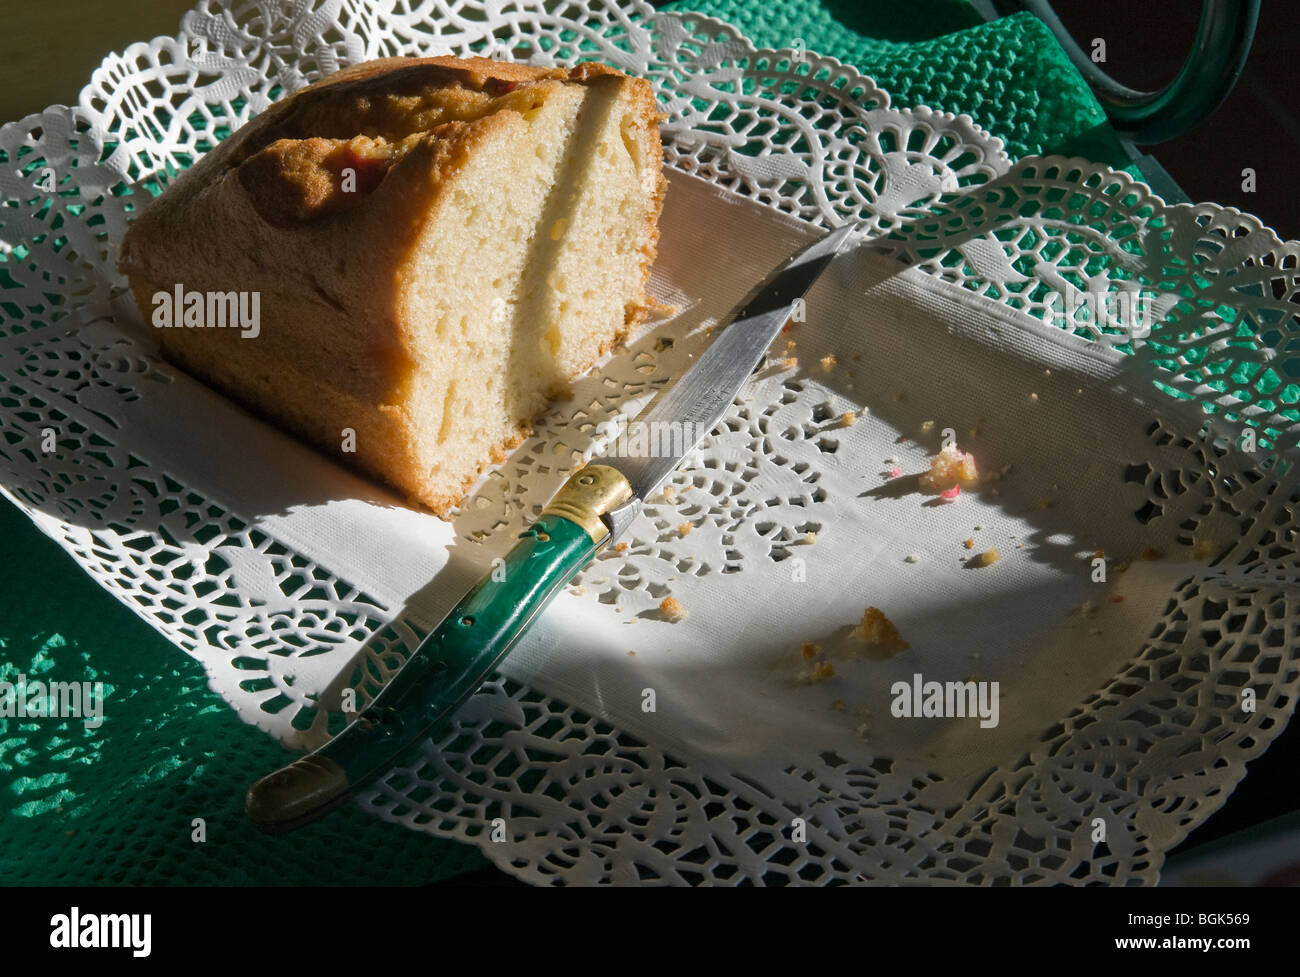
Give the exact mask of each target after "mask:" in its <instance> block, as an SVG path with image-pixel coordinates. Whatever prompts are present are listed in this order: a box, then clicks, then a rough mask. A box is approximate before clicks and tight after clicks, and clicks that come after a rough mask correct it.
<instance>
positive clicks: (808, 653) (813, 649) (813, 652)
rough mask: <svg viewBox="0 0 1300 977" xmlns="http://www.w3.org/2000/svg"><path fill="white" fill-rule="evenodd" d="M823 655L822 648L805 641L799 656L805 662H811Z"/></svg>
mask: <svg viewBox="0 0 1300 977" xmlns="http://www.w3.org/2000/svg"><path fill="white" fill-rule="evenodd" d="M821 653H822V646H821V645H819V644H815V643H814V642H812V641H805V642H804V643H803V644H801V645H800V646H799V655H800V657H802V658H803V660H804V661H806V662H810V661H812V660H813V659H814V658H816V657H817V656H818V655H820V654H821Z"/></svg>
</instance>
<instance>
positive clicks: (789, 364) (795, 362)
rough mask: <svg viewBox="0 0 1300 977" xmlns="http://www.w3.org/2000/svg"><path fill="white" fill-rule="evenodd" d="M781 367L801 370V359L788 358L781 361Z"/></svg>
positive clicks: (795, 357)
mask: <svg viewBox="0 0 1300 977" xmlns="http://www.w3.org/2000/svg"><path fill="white" fill-rule="evenodd" d="M781 365H782V366H783V367H785V368H786V369H787V370H796V369H798V368H799V357H797V356H787V357H785V359H783V360H781Z"/></svg>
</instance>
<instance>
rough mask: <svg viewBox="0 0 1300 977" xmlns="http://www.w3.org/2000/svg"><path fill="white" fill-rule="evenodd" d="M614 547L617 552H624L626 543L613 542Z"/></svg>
mask: <svg viewBox="0 0 1300 977" xmlns="http://www.w3.org/2000/svg"><path fill="white" fill-rule="evenodd" d="M614 549H615V550H616V551H617V552H619V553H626V552H627V543H615V544H614Z"/></svg>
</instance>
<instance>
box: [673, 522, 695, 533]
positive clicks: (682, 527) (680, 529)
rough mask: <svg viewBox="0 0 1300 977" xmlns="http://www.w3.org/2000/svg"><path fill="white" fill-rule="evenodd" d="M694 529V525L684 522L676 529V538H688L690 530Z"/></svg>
mask: <svg viewBox="0 0 1300 977" xmlns="http://www.w3.org/2000/svg"><path fill="white" fill-rule="evenodd" d="M694 528H695V525H694V524H693V523H689V522H684V523H682V524H681V525H680V526H678V527H677V535H678V536H689V535H690V534H691V530H692V529H694Z"/></svg>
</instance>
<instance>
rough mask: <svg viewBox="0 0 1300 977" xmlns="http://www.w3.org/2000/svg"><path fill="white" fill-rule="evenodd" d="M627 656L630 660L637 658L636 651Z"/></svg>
mask: <svg viewBox="0 0 1300 977" xmlns="http://www.w3.org/2000/svg"><path fill="white" fill-rule="evenodd" d="M627 654H628V657H629V658H635V657H636V652H635V651H629V652H628V653H627Z"/></svg>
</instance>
